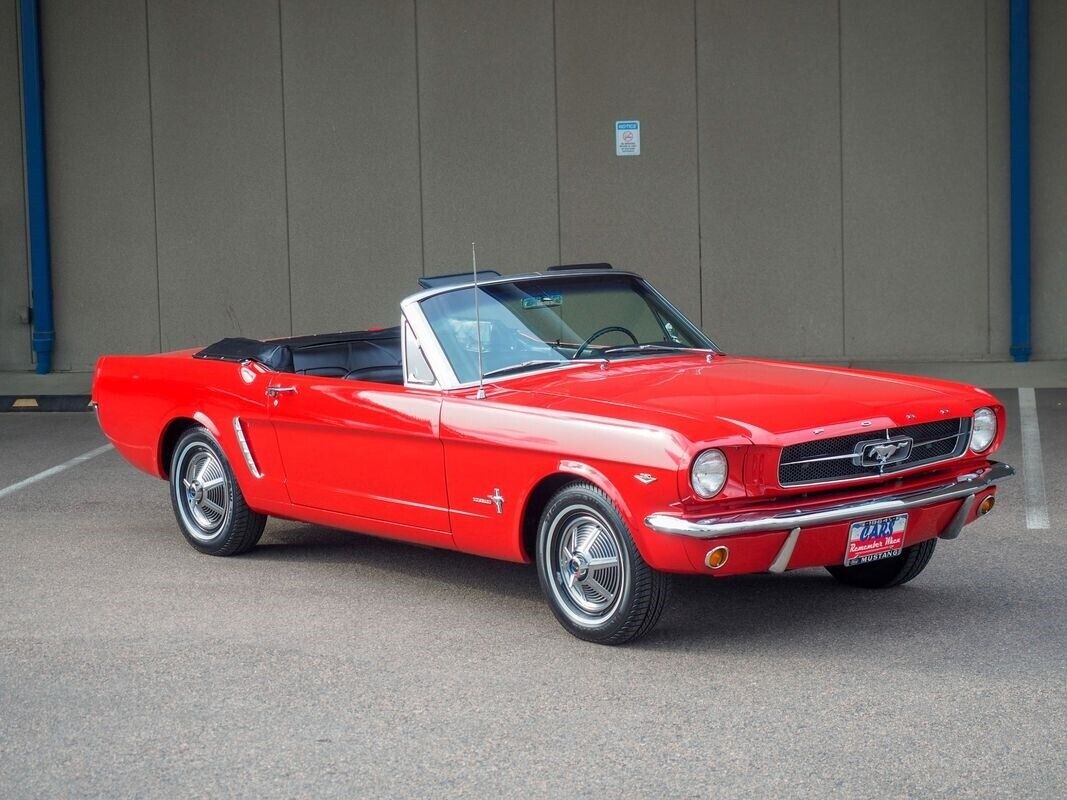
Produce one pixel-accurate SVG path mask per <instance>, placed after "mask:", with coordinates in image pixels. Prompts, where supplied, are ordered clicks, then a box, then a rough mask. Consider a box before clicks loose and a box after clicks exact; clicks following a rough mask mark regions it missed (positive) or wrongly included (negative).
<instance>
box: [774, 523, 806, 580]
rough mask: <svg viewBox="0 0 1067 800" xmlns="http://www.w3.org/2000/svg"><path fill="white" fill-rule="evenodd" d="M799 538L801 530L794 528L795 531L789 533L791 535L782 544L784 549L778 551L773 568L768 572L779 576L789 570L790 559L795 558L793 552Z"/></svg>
mask: <svg viewBox="0 0 1067 800" xmlns="http://www.w3.org/2000/svg"><path fill="white" fill-rule="evenodd" d="M799 538H800V528H793V530H791V531H789V535H788V536H787V537H785V541H784V542H782V549H781V550H779V551H778V555H776V556H775V557H774V561H772V562H771V566H770V567H769V568H768V569H767V571H768V572H773V573H775V574H779V573H782V572H785V571H786V570H787V569H789V559H791V558H792V557H793V550H794V549H795V548H796V546H797V539H799Z"/></svg>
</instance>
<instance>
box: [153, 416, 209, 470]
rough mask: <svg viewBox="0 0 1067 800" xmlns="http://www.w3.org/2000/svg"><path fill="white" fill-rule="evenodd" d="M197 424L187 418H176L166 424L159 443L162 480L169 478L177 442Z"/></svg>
mask: <svg viewBox="0 0 1067 800" xmlns="http://www.w3.org/2000/svg"><path fill="white" fill-rule="evenodd" d="M199 424H200V423H199V422H197V421H196V420H195V419H189V418H188V417H178V418H177V419H172V420H171V421H170V422H169V423H168V424H167V428H166V430H164V431H163V438H162V439H160V442H159V474H160V475H162V476H163V477H164V478H169V477H170V460H171V457H173V455H174V448H175V446H176V445H177V444H178V440H179V439H180V438H181V437H182V434H183V433H185V432H186V431H187V430H189V429H190V428H195V427H196V426H197V425H199Z"/></svg>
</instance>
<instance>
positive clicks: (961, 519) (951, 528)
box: [940, 494, 975, 539]
mask: <svg viewBox="0 0 1067 800" xmlns="http://www.w3.org/2000/svg"><path fill="white" fill-rule="evenodd" d="M974 503H975V495H973V494H972V495H968V496H967V497H965V498H963V502H962V503H960V507H959V509H958V510H957V511H956V513H955V514H954V515H953V516H952V521H951V522H950V523H949V524H948V527H947V528H945V529H944V530H943V531H941V535H940V538H942V539H955V538H956V537H957V536H959V535H960V531H962V530H963V526H964V525H966V524H967V515H968V514H970V513H971V509H972V508H974Z"/></svg>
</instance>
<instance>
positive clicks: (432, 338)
mask: <svg viewBox="0 0 1067 800" xmlns="http://www.w3.org/2000/svg"><path fill="white" fill-rule="evenodd" d="M620 275H621V276H626V277H629V278H632V279H634V280H635V281H637V282H638V283H640V284H641V285H642V286H643V287H644V288H645V289H646V290H648V292H649V293H650V294H651V295H652V296H653V297H655V298H656V299H657V300H658V301H659V302H661V303H662V304H663V305H664V307H665V308H667V309H668V310H669V311H671V312H673V313H674V314H677V315H678V316H679V317H681V318H682V319H684V320H686V321H687V322H688V323H689V324H690V325H691V326H692V327H693V329H694V330H695V331H697V332H698V333H699V334H700V335H701V336H703V337H704V338H705V339H706V340H707V341H708V343H709V344H710V347H708V348H687V349H685V350H679V351H678V353H679V355H693V354H697V353H703V354H707V353H721V352H722V351H721V350H720V349H719V348H718V346H717V345H716V344H715V342H714V341H713V340H712V339H711V337H710V336H708V335H707V334H706V333H704V332H703V331H702V330H701V329H700V326H699V325H697V324H696V323H695V322H693V321H692V320H691V319H689V317H687V316H686V315H685V314H683V313H682V312H681V311H680V310H679V309H678V307H677V306H675V305H674V304H673V303H672V302H671V301H670V300H668V299H667V298H666V297H664V296H663V294H662V293H660V292H659V290H657V289H656V287H655V286H653V285H652V284H651V283H649V282H648V281H647V280H645V279H644V278H643V277H641V276H640V275H638V274H637V273H635V272H628V271H624V270H612V271H611V272H606V271H604V270H573V271H567V272H528V273H523V274H521V275H503V276H501V277H499V278H491V279H488V280H479V281H478V288H479V289H481V288H484V287H486V286H497V285H500V284H508V283H525V282H527V281H537V280H545V279H546V278H550V279H553V280H570V279H572V278H589V277H598V278H604V277H608V276H612V277H616V276H620ZM474 285H475V284H474V281H473V279H472V280H470V281H464V282H462V283H453V284H449V285H447V286H438V287H433V288H431V289H425V290H423V291H421V292H416V293H415V294H413V295H409V296H408V297H406V298H404V300H403V301H401V303H400V313H401V322H402V323H403V322H406V323H407V324H408V325H410V326H411V331H412V333H413V334H414V335H415V338H416V339H417V340H418V342H419V347H420V348H421V349H422V353H423V355H424V356H425V357H426V360H427V361H428V362H429V364H430V369H432V370H433V373H434V375H435V377H436V378H437V383H436V385H435V386H427V385H425V384H412V386H415V387H418V388H420V389H427V388H438V389H441V390H443V391H447V390H450V389H467V388H471V387H475V386H477V385H478V381H477V380H473V381H460V380H459V378H458V377H457V375H456V372H455V370H454V369H453V368H452V363H451V362H450V361H449V360H448V356H447V355H446V354H445V351H444V348H443V347H441V344H440V342H439V341H438V340H437V336H436V334H435V333H434V331H433V327H432V326H431V325H430V322H429V320H428V319H427V318H426V314H425V313H424V312H423V309H422V301H423V300H426V299H428V298H430V297H436V296H438V295H441V294H447V293H448V292H455V291H462V290H465V289H473V288H474ZM655 355H660V356H662V355H665V353H662V352H660V353H656V354H655ZM604 361H605V360H604V359H603V358H591V359H582V360H581V361H561V362H559V363H558V364H551V365H546V366H545V367H543V368H541V369H531V370H527V371H523V372H516V373H513V374H511V375H499V376H495V377H493V378H491V379H489V380H487V381H485V382H486V383H488V384H497V383H504V382H506V381H508V380H513V379H515V378H523V377H526V376H528V375H537V374H540V373H544V372H554V371H558V370H565V369H576V368H578V367H588V366H589V365H590V364H602V363H604ZM404 385H405V386H407V385H408V383H407V367H406V365H405V370H404Z"/></svg>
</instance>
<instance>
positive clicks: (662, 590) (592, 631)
mask: <svg viewBox="0 0 1067 800" xmlns="http://www.w3.org/2000/svg"><path fill="white" fill-rule="evenodd" d="M537 571H538V575H539V577H540V580H541V590H542V591H543V592H544V595H545V598H546V599H547V600H548V603H549V606H550V607H551V608H552V613H554V614H555V615H556V619H558V620H559V622H560V624H561V625H562V626H563V627H564V628H566V629H567V630H568V631H569V632H570V633H571V634H573V635H574V636H577V637H578V638H579V639H584V640H586V641H589V642H596V643H598V644H613V645H614V644H624V643H625V642H629V641H632V640H634V639H636V638H637V637H639V636H643V635H644V634H646V633H648V631H650V630H651V629H652V627H653V626H654V625H655V624H656V622H657V620H659V617H660V614H662V613H663V609H664V607H665V605H666V603H667V595H668V592H669V589H670V576H668V575H666V574H664V573H661V572H657V571H656V570H654V569H652V567H650V566H649V565H648V564H646V563H645V561H644V559H643V558H641V554H640V552H638V550H637V546H636V545H635V544H634V541H633V537H632V536H631V535H630V531H629V529H628V528H627V526H626V523H625V521H624V520H623V518H622V515H621V514H620V513H619V510H618V509H617V508H616V507H615V504H614V503H613V502H612V501H611V499H610V498H608V496H607V495H605V494H604V493H603V492H602V491H601V490H600V489H598V488H597V487H596V486H593V485H592V484H589V483H572V484H570V485H568V486H565V487H564V488H562V489H561V490H560V491H559V492H557V493H556V495H555V496H554V497H553V498H552V500H551V501H550V502H549V504H548V506H547V507H546V508H545V511H544V513H543V514H542V516H541V525H540V528H539V530H538V536H537Z"/></svg>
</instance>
